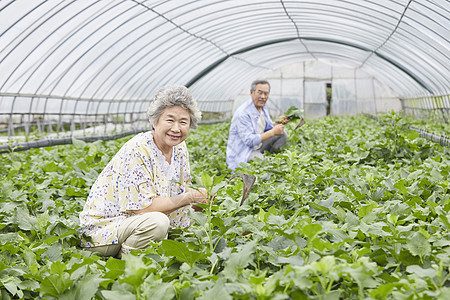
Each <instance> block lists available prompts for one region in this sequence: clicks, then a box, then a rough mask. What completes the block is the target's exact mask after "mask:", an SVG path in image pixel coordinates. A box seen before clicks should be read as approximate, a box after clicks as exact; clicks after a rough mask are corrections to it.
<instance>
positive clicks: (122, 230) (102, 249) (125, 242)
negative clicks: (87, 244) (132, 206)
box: [86, 212, 170, 256]
mask: <svg viewBox="0 0 450 300" xmlns="http://www.w3.org/2000/svg"><path fill="white" fill-rule="evenodd" d="M169 223H170V221H169V218H168V217H167V216H166V215H165V214H163V213H161V212H148V213H145V214H141V215H134V216H131V217H128V218H126V219H125V220H123V222H122V223H121V224H120V226H119V230H118V238H119V243H118V244H113V245H105V246H98V247H91V248H86V250H89V251H92V252H99V253H100V254H101V255H103V256H116V255H117V254H118V253H119V251H120V249H121V248H122V251H123V252H124V253H129V252H130V250H134V249H141V250H144V249H145V248H146V247H147V246H148V244H149V243H152V242H159V241H161V240H162V239H164V238H165V237H166V236H167V231H168V230H169Z"/></svg>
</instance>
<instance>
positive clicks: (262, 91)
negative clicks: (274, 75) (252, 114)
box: [250, 84, 270, 111]
mask: <svg viewBox="0 0 450 300" xmlns="http://www.w3.org/2000/svg"><path fill="white" fill-rule="evenodd" d="M269 93H270V88H269V85H268V84H257V85H256V88H255V90H254V91H252V90H250V95H251V96H252V100H253V104H254V105H255V107H256V109H257V110H258V111H261V109H262V108H263V106H264V105H265V104H266V102H267V99H269Z"/></svg>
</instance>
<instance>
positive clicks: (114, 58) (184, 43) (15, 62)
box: [0, 0, 450, 114]
mask: <svg viewBox="0 0 450 300" xmlns="http://www.w3.org/2000/svg"><path fill="white" fill-rule="evenodd" d="M449 6H450V5H449V1H447V0H432V1H426V0H415V1H407V0H389V1H388V0H373V1H368V0H364V1H363V0H338V1H336V0H311V1H286V0H281V1H280V0H278V1H210V0H207V1H131V0H121V1H87V0H80V1H56V0H49V1H37V0H35V1H29V0H18V1H1V2H0V74H1V76H0V104H1V109H0V112H1V113H5V112H6V113H7V112H11V113H13V112H16V111H19V110H23V112H28V111H30V110H34V111H42V112H46V113H55V114H64V113H73V112H74V111H93V112H99V111H102V110H104V109H105V107H108V110H109V111H116V110H117V111H130V112H133V111H142V110H145V109H143V107H146V106H147V104H146V102H145V101H148V99H151V97H152V96H153V95H154V93H155V91H156V90H157V89H158V88H160V87H161V86H164V85H168V84H182V85H186V86H188V87H189V88H190V89H191V91H192V93H193V95H194V97H195V98H196V99H198V100H199V102H200V103H201V105H207V104H208V103H209V104H210V105H211V104H212V105H214V106H217V107H218V110H219V111H220V110H221V108H220V106H221V105H223V104H224V103H228V102H230V101H231V102H232V101H233V99H235V97H236V96H237V95H238V94H239V92H241V91H242V90H243V89H248V87H249V85H250V83H251V82H252V81H253V80H254V79H256V78H258V77H260V76H263V75H264V74H265V73H267V72H268V71H270V70H274V69H276V68H278V67H280V66H283V65H287V64H290V63H294V62H301V61H310V60H330V61H340V62H343V63H345V64H348V65H350V66H353V67H355V68H357V69H359V70H362V71H364V72H366V73H369V74H372V75H373V76H374V77H376V78H377V79H378V80H380V81H381V82H383V83H384V84H386V85H388V86H389V87H390V88H392V89H393V90H394V91H395V92H396V93H397V94H398V95H399V96H400V97H418V96H423V95H448V94H449V90H450V86H449V78H450V71H449V70H450V65H449V61H450V54H449V49H450V47H449V38H450V31H449V28H450V23H449V19H450V18H449V17H450V15H449ZM20 103H22V105H19V104H20ZM24 104H25V105H24ZM102 106H104V107H102ZM121 106H122V107H121ZM225 106H226V105H225ZM226 107H228V106H226ZM226 107H225V108H224V109H226Z"/></svg>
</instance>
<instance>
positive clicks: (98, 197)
mask: <svg viewBox="0 0 450 300" xmlns="http://www.w3.org/2000/svg"><path fill="white" fill-rule="evenodd" d="M148 116H149V120H150V123H151V125H152V126H153V130H152V131H148V132H145V133H140V134H138V135H136V136H135V137H133V138H132V139H131V140H129V141H128V142H127V143H125V144H124V145H123V147H122V148H121V149H120V150H119V152H118V153H117V154H116V155H115V156H114V157H113V159H112V160H111V161H110V162H109V164H108V165H107V166H106V168H105V169H104V170H103V171H102V173H101V174H100V175H99V177H98V178H97V180H96V182H95V183H94V185H93V186H92V188H91V191H90V194H89V196H88V198H87V201H86V204H85V206H84V209H83V211H82V212H81V214H80V225H81V226H80V231H81V232H82V233H83V234H85V235H86V236H87V238H86V239H83V247H85V248H86V249H88V250H90V251H93V252H99V253H100V254H102V255H104V256H116V257H121V255H122V253H128V252H129V251H130V250H132V249H145V248H146V247H147V246H148V244H149V243H150V242H158V241H161V240H162V239H164V238H165V237H166V235H167V231H168V229H169V227H170V228H174V227H187V226H189V224H190V220H189V218H188V216H187V212H188V210H189V208H190V204H192V203H205V199H206V190H205V189H201V190H200V191H197V190H194V189H189V188H187V187H185V185H188V184H190V183H191V176H190V168H189V155H188V151H187V148H186V144H185V142H184V140H186V138H187V137H188V134H189V128H196V127H197V123H198V121H199V120H200V118H201V113H200V111H199V110H198V109H197V105H196V102H195V101H194V100H193V99H192V96H191V94H190V92H189V90H188V89H187V88H186V87H184V86H174V87H165V88H162V89H161V90H159V91H158V92H157V93H156V95H155V97H154V99H153V101H152V102H151V104H150V107H149V109H148ZM177 182H179V183H182V184H183V185H180V184H179V183H177Z"/></svg>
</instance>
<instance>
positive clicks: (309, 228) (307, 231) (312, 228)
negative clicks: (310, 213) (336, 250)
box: [302, 224, 322, 239]
mask: <svg viewBox="0 0 450 300" xmlns="http://www.w3.org/2000/svg"><path fill="white" fill-rule="evenodd" d="M321 230H322V225H320V224H308V225H305V226H304V227H303V228H302V232H303V234H304V235H306V236H307V237H308V238H309V239H313V238H315V237H316V236H317V234H318V233H319V232H320V231H321Z"/></svg>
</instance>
